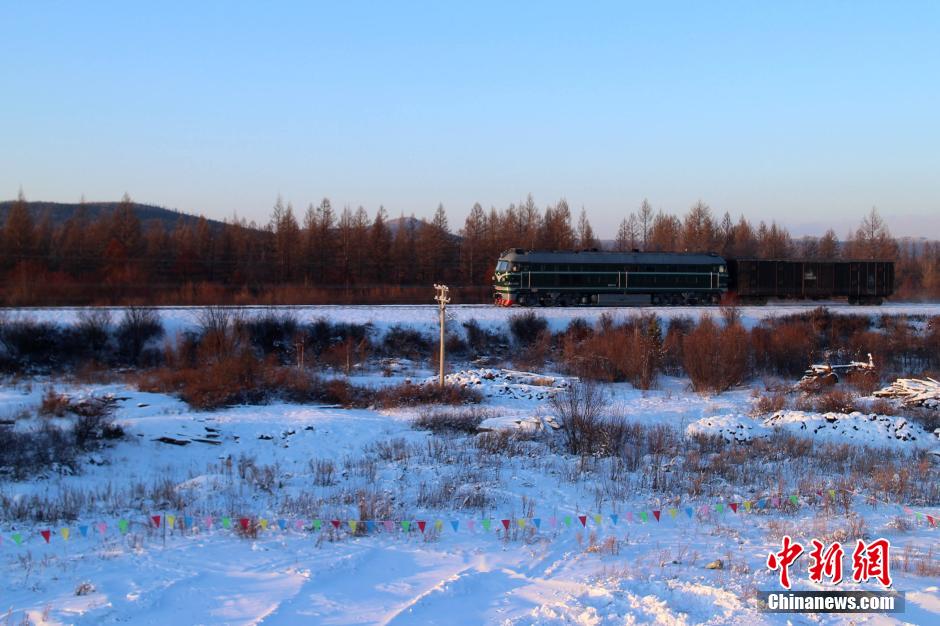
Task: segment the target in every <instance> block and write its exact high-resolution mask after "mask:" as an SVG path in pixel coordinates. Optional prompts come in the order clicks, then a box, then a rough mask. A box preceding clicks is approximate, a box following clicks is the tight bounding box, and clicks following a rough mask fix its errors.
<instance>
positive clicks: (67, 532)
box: [59, 527, 71, 541]
mask: <svg viewBox="0 0 940 626" xmlns="http://www.w3.org/2000/svg"><path fill="white" fill-rule="evenodd" d="M59 534H61V535H62V538H63V539H65V540H66V541H68V540H69V535H70V534H71V531H70V530H69V529H68V528H67V527H66V528H63V529H62V530H60V531H59Z"/></svg>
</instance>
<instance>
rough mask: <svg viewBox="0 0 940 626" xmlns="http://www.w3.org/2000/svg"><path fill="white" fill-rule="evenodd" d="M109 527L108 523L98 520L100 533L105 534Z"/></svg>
mask: <svg viewBox="0 0 940 626" xmlns="http://www.w3.org/2000/svg"><path fill="white" fill-rule="evenodd" d="M107 529H108V525H107V524H105V523H104V522H98V532H99V533H101V534H102V535H103V534H104V531H106V530H107Z"/></svg>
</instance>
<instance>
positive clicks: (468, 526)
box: [467, 519, 476, 532]
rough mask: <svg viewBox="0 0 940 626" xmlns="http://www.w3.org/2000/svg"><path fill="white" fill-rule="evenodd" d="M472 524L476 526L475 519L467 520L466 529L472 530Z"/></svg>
mask: <svg viewBox="0 0 940 626" xmlns="http://www.w3.org/2000/svg"><path fill="white" fill-rule="evenodd" d="M474 526H476V522H475V521H473V520H472V519H470V520H467V530H469V531H470V532H473V527H474Z"/></svg>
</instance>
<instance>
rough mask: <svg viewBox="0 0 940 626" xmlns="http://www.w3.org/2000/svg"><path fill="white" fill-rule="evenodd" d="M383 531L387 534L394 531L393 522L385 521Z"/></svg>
mask: <svg viewBox="0 0 940 626" xmlns="http://www.w3.org/2000/svg"><path fill="white" fill-rule="evenodd" d="M385 530H386V531H388V532H392V531H394V530H395V522H393V521H392V520H390V519H387V520H385Z"/></svg>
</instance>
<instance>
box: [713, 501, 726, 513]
mask: <svg viewBox="0 0 940 626" xmlns="http://www.w3.org/2000/svg"><path fill="white" fill-rule="evenodd" d="M715 510H716V511H717V512H719V513H724V512H725V505H724V504H722V503H721V502H719V503H718V504H716V505H715Z"/></svg>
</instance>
